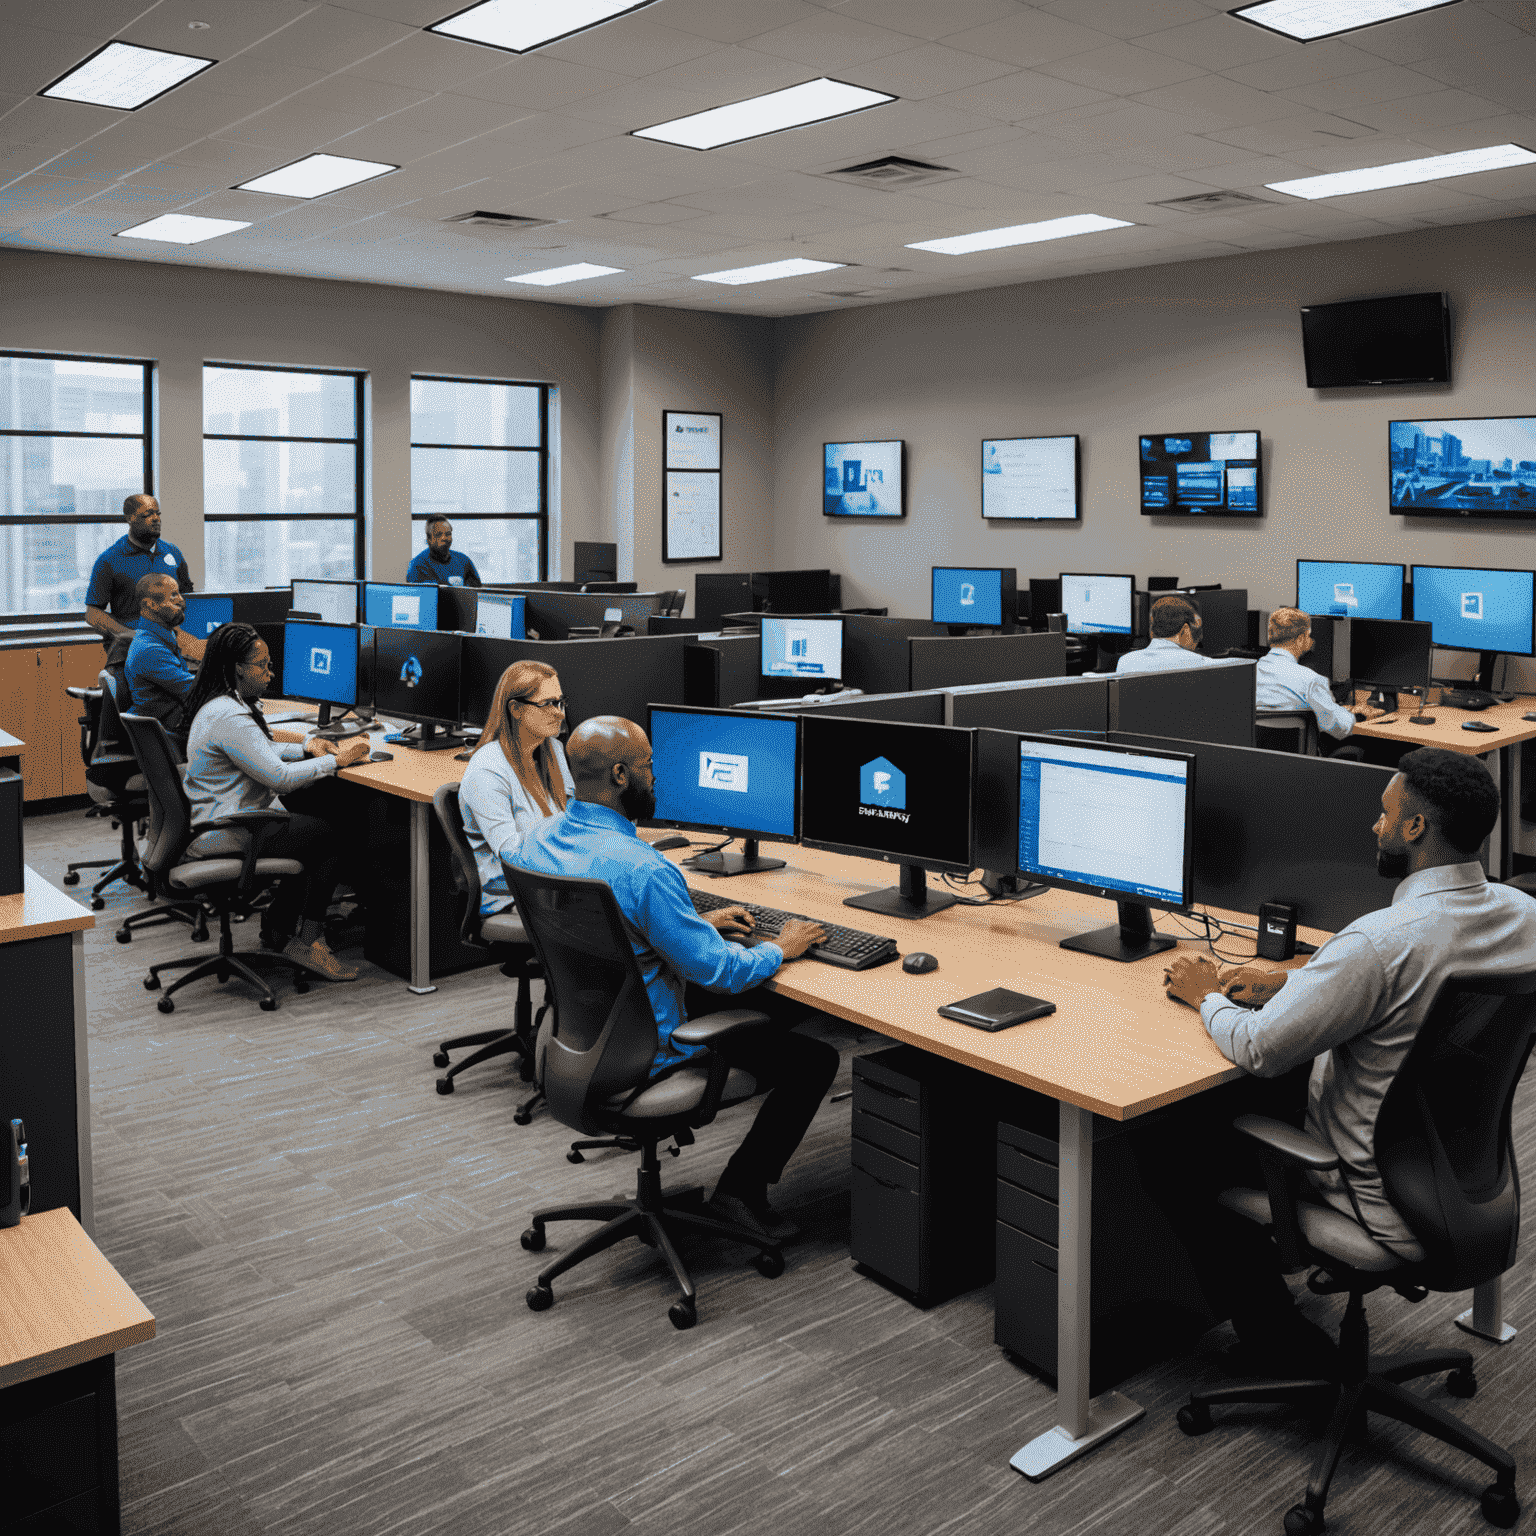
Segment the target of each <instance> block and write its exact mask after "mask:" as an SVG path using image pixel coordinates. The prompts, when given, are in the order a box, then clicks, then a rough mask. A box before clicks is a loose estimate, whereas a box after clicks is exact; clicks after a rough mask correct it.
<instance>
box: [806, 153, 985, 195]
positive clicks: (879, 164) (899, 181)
mask: <svg viewBox="0 0 1536 1536" xmlns="http://www.w3.org/2000/svg"><path fill="white" fill-rule="evenodd" d="M823 174H824V175H827V176H835V177H836V178H837V179H838V180H839V181H856V182H858V183H859V185H860V186H865V187H921V186H923V185H925V184H926V183H928V182H930V181H946V180H948V179H949V177H951V176H958V175H959V174H960V172H959V171H955V170H951V169H950V167H949V166H947V165H929V164H928V162H927V161H926V160H903V159H902V157H901V156H900V155H887V156H886V157H885V158H884V159H883V160H869V161H866V162H865V163H864V164H863V165H850V166H845V167H844V168H843V169H842V170H840V171H825V172H823Z"/></svg>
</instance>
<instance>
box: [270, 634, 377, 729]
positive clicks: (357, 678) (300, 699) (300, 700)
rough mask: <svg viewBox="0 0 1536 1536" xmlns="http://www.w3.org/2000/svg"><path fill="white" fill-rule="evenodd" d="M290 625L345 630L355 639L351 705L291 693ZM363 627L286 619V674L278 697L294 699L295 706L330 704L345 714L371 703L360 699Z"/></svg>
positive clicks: (280, 683) (308, 694)
mask: <svg viewBox="0 0 1536 1536" xmlns="http://www.w3.org/2000/svg"><path fill="white" fill-rule="evenodd" d="M290 624H304V625H307V626H308V627H309V628H311V629H334V630H338V631H340V630H345V631H347V632H348V633H349V634H351V636H352V637H353V639H352V643H353V645H354V646H355V647H356V649H357V665H356V667H355V669H354V671H353V674H352V675H353V678H354V682H353V685H352V693H353V698H352V700H351V702H350V703H342V702H338V701H337V700H336V699H318V698H316V697H315V696H314V694H313V693H290V692H289V691H288V687H287V682H288V678H287V674H286V669H287V666H288V657H289V654H290V651H289V646H288V626H289V625H290ZM363 627H364V626H363V625H361V624H332V623H331V622H330V620H329V619H284V620H283V667H284V669H285V670H284V674H283V675H282V676H280V677H279V678H278V687H277V692H276V697H278V698H281V699H292V700H293V701H294V703H295V704H329V705H330V706H331V708H332V709H338V710H341V711H342V712H343V713H345V712H346V711H347V710H349V709H356V708H357V707H358V705H359V704H367V703H370V702H371V700H368V699H364V698H362V697H360V695H361V694H362V692H363V686H362V684H363V638H362V636H363Z"/></svg>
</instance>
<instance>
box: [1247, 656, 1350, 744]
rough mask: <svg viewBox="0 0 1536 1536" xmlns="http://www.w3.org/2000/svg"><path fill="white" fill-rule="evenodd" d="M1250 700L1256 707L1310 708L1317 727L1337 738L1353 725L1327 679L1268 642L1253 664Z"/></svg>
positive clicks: (1345, 734)
mask: <svg viewBox="0 0 1536 1536" xmlns="http://www.w3.org/2000/svg"><path fill="white" fill-rule="evenodd" d="M1253 702H1254V707H1255V708H1257V709H1267V710H1281V709H1289V710H1295V711H1297V712H1300V711H1302V710H1307V709H1310V710H1311V711H1312V713H1313V714H1314V715H1316V716H1317V728H1318V729H1319V730H1320V731H1327V733H1328V734H1329V735H1330V736H1337V737H1339V738H1340V740H1342V739H1343V738H1344V737H1346V736H1348V735H1349V733H1350V732H1351V731H1352V730H1354V728H1355V717H1354V715H1352V714H1351V713H1350V712H1349V710H1347V709H1345V708H1344V706H1343V705H1342V704H1338V703H1335V702H1334V697H1333V690H1332V689H1331V688H1330V687H1329V686H1328V679H1327V678H1326V677H1324V676H1323V675H1322V673H1321V672H1314V671H1313V670H1312V668H1311V667H1304V666H1302V664H1301V663H1300V662H1299V661H1297V659H1296V658H1295V657H1294V656H1292V655H1291V653H1290V652H1289V651H1283V650H1281V649H1280V647H1279V646H1277V645H1272V646H1270V648H1269V649H1268V650H1267V651H1265V653H1264V654H1263V655H1262V656H1261V657H1259V664H1258V666H1257V667H1255V668H1254V691H1253ZM1260 724H1263V722H1262V721H1260Z"/></svg>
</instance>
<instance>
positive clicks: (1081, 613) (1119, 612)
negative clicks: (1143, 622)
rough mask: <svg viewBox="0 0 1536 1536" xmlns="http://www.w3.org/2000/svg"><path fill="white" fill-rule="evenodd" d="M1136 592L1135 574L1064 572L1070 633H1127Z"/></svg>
mask: <svg viewBox="0 0 1536 1536" xmlns="http://www.w3.org/2000/svg"><path fill="white" fill-rule="evenodd" d="M1135 595H1136V578H1135V577H1134V576H1102V575H1092V574H1088V575H1085V574H1083V573H1082V572H1080V571H1063V572H1062V574H1061V611H1062V612H1063V613H1064V614H1066V616H1067V633H1068V634H1069V635H1128V634H1130V632H1131V610H1132V607H1133V605H1134V600H1135Z"/></svg>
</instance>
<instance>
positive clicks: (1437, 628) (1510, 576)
mask: <svg viewBox="0 0 1536 1536" xmlns="http://www.w3.org/2000/svg"><path fill="white" fill-rule="evenodd" d="M1412 575H1413V616H1414V618H1416V619H1419V620H1421V621H1423V622H1424V623H1427V624H1429V625H1430V626H1431V628H1432V629H1433V631H1434V643H1435V644H1436V645H1438V646H1443V647H1444V648H1445V649H1447V650H1452V651H1476V652H1477V653H1478V657H1479V660H1478V668H1477V673H1478V683H1479V685H1480V686H1481V687H1483V688H1492V686H1493V667H1494V662H1495V661H1496V659H1497V658H1498V657H1499V655H1501V654H1502V655H1505V656H1529V655H1531V654H1532V652H1533V645H1532V641H1533V638H1536V574H1533V573H1532V572H1530V571H1503V570H1481V569H1478V568H1476V567H1472V566H1460V565H1416V566H1414V567H1412Z"/></svg>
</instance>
